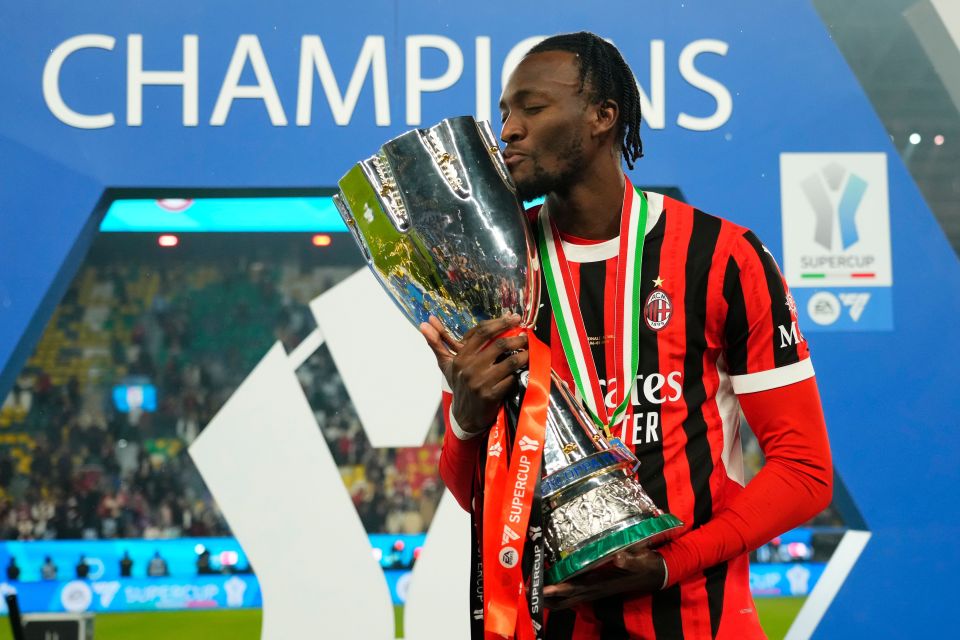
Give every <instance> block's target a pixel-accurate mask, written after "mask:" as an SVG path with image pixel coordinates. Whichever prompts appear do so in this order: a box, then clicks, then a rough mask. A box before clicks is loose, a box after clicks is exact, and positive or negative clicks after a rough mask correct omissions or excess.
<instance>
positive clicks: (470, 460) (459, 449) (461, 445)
mask: <svg viewBox="0 0 960 640" xmlns="http://www.w3.org/2000/svg"><path fill="white" fill-rule="evenodd" d="M452 409H453V392H452V391H451V390H450V387H449V386H447V384H446V381H445V380H444V382H443V396H442V407H441V410H442V412H443V426H444V430H443V447H442V448H441V450H440V477H441V478H442V479H443V483H444V485H446V487H447V489H449V490H450V493H452V494H453V497H454V498H456V500H457V504H459V505H460V506H461V507H463V509H464V511H468V512H469V511H470V510H471V506H472V504H471V503H472V501H473V489H474V482H473V481H474V478H475V477H476V472H477V464H478V463H479V459H480V447H481V446H482V445H483V442H484V438H480V437H476V438H470V439H467V440H464V439H461V438H459V437H458V436H457V434H456V433H454V427H453V420H452V418H453V416H452V415H451V413H450V412H451V411H452Z"/></svg>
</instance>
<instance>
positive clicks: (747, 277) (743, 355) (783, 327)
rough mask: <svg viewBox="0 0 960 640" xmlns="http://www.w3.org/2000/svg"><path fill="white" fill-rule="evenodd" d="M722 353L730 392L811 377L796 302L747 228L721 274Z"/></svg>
mask: <svg viewBox="0 0 960 640" xmlns="http://www.w3.org/2000/svg"><path fill="white" fill-rule="evenodd" d="M723 297H724V300H725V301H726V304H727V315H726V319H725V322H724V337H723V340H724V355H725V358H726V362H727V367H728V369H729V372H730V376H731V381H732V382H733V390H734V392H735V393H737V394H738V395H739V394H743V393H755V392H758V391H765V390H767V389H775V388H777V387H782V386H785V385H789V384H793V383H794V382H799V381H800V380H805V379H807V378H810V377H813V373H814V372H813V365H812V364H811V362H810V349H809V347H808V345H807V340H806V338H805V337H804V336H803V333H801V331H800V325H799V323H798V321H797V305H796V303H795V302H794V300H793V296H792V295H790V291H789V290H788V289H787V283H786V281H785V280H784V278H783V275H782V274H781V273H780V269H779V267H777V263H776V260H774V258H773V255H771V254H770V251H769V250H767V248H766V247H765V246H763V244H762V243H761V242H760V239H759V238H757V236H756V235H754V233H753V232H752V231H744V232H743V234H741V235H740V236H739V237H738V238H737V239H736V240H735V241H734V243H733V247H732V249H731V252H730V257H729V258H728V260H727V266H726V271H725V273H724V277H723Z"/></svg>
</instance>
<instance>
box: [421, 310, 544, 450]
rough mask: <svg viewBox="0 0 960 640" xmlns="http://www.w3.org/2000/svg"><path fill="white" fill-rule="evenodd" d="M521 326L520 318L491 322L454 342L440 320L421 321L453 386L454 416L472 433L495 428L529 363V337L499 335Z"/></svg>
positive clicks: (425, 336)
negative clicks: (460, 340) (506, 400)
mask: <svg viewBox="0 0 960 640" xmlns="http://www.w3.org/2000/svg"><path fill="white" fill-rule="evenodd" d="M519 324H520V316H518V315H512V316H504V317H503V318H495V319H492V320H485V321H483V322H481V323H480V324H478V325H477V326H476V327H474V328H473V329H471V330H470V331H468V332H467V334H466V335H465V336H464V337H463V341H462V342H457V341H455V340H453V339H452V338H451V337H450V336H449V335H447V333H446V331H444V330H443V327H442V326H441V325H440V322H439V321H438V320H437V319H436V318H430V322H429V323H424V324H421V325H420V332H421V333H422V334H423V336H424V338H425V339H426V341H427V344H428V345H430V348H431V349H432V350H433V353H434V355H435V356H436V358H437V365H438V366H439V367H440V370H441V371H443V375H444V377H445V378H446V379H447V383H448V384H449V385H450V388H451V389H453V417H454V418H456V420H457V423H458V424H459V425H460V428H461V429H463V430H464V431H466V432H467V433H480V432H483V431H486V430H487V429H489V428H490V427H491V426H492V425H493V423H494V421H495V420H496V419H497V413H498V412H499V411H500V407H501V405H502V404H503V401H504V399H505V398H506V397H507V394H508V393H510V392H511V391H513V389H514V388H515V386H516V384H517V381H516V376H515V374H516V372H517V371H518V370H520V369H524V368H525V367H526V366H527V362H528V354H527V351H526V348H527V336H526V335H522V334H521V335H518V336H512V337H497V336H500V334H502V333H503V332H505V331H507V330H509V329H513V328H515V327H517V326H518V325H519Z"/></svg>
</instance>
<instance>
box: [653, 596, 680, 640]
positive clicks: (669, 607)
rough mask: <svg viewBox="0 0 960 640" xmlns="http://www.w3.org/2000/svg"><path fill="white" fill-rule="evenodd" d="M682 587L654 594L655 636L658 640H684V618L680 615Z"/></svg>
mask: <svg viewBox="0 0 960 640" xmlns="http://www.w3.org/2000/svg"><path fill="white" fill-rule="evenodd" d="M681 604H682V603H681V600H680V585H679V584H675V585H673V586H672V587H668V588H666V589H664V590H663V591H654V592H653V602H652V603H651V607H652V608H653V634H654V635H655V636H656V637H657V640H682V638H683V617H682V616H681V614H680V607H681Z"/></svg>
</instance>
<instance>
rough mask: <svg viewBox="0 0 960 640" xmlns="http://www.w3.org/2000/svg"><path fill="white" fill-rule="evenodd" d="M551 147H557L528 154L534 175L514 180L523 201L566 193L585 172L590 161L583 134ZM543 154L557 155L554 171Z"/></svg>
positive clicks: (531, 172)
mask: <svg viewBox="0 0 960 640" xmlns="http://www.w3.org/2000/svg"><path fill="white" fill-rule="evenodd" d="M551 147H554V148H549V149H545V150H544V151H543V152H541V153H537V154H536V155H530V156H528V157H527V159H528V161H529V164H530V175H529V176H526V177H523V178H519V179H516V178H515V179H514V182H515V183H516V186H517V196H519V198H520V200H521V201H524V202H529V201H530V200H535V199H536V198H539V197H541V196H546V195H547V194H549V193H561V194H562V193H566V192H567V190H569V189H570V187H571V186H572V185H573V183H574V182H576V181H577V179H578V177H579V176H580V175H581V174H582V173H583V170H584V168H585V167H586V164H587V162H586V158H585V157H584V153H583V141H582V140H581V139H580V138H579V137H576V138H574V137H571V138H568V139H567V140H565V141H563V142H561V143H560V144H558V145H551ZM543 155H547V156H553V157H555V158H557V160H558V162H557V165H558V166H557V167H556V168H554V169H553V170H550V169H547V168H545V167H544V166H543V164H542V163H541V161H540V160H541V157H542V156H543Z"/></svg>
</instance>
